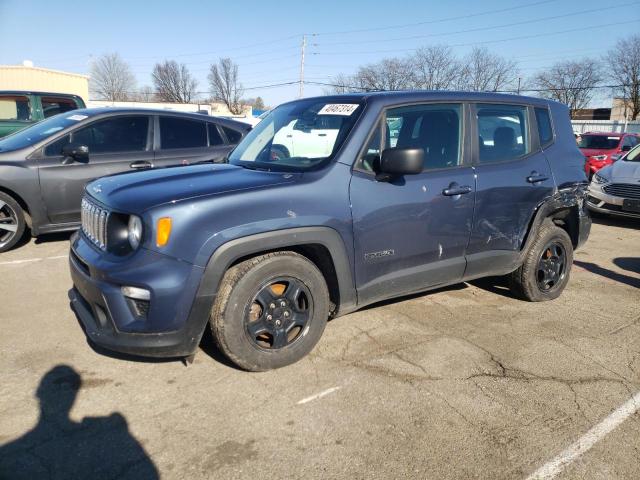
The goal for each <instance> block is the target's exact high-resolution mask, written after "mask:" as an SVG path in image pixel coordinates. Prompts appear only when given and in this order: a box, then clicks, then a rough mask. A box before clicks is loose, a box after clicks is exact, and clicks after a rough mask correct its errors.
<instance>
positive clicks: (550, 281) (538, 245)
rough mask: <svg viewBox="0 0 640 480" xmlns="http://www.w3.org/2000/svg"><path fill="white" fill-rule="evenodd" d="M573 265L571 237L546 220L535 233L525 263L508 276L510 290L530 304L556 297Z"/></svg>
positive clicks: (567, 279)
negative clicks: (509, 277)
mask: <svg viewBox="0 0 640 480" xmlns="http://www.w3.org/2000/svg"><path fill="white" fill-rule="evenodd" d="M572 264H573V244H572V243H571V238H569V235H568V234H567V232H565V231H564V230H563V229H562V228H560V227H558V226H557V225H555V224H554V223H553V222H551V221H550V220H547V221H545V222H544V223H543V224H542V226H541V227H540V229H539V230H538V232H537V233H536V237H535V239H534V240H533V242H532V244H531V245H530V246H529V249H528V251H527V252H526V254H525V258H524V262H523V263H522V265H521V266H520V268H518V269H517V270H516V271H515V272H513V273H512V274H511V289H512V291H513V292H514V293H516V294H517V295H519V296H520V297H522V298H524V299H526V300H529V301H531V302H542V301H545V300H553V299H554V298H558V297H559V296H560V294H561V293H562V291H563V290H564V288H565V287H566V286H567V283H568V282H569V275H570V273H571V266H572Z"/></svg>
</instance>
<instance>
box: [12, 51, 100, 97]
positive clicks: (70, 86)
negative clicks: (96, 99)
mask: <svg viewBox="0 0 640 480" xmlns="http://www.w3.org/2000/svg"><path fill="white" fill-rule="evenodd" d="M0 90H24V91H31V92H55V93H70V94H73V95H78V96H80V97H81V98H82V99H83V100H84V101H85V103H87V101H88V100H89V77H88V76H87V75H80V74H77V73H69V72H61V71H59V70H49V69H47V68H40V67H34V66H33V64H32V63H31V62H28V61H25V62H24V64H23V65H0Z"/></svg>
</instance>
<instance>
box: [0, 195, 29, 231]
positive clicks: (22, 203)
mask: <svg viewBox="0 0 640 480" xmlns="http://www.w3.org/2000/svg"><path fill="white" fill-rule="evenodd" d="M0 192H2V193H5V194H7V195H9V196H10V197H11V198H13V199H14V200H15V201H16V202H17V203H18V205H20V208H21V209H22V211H23V213H24V218H25V221H26V223H27V226H28V227H29V228H32V220H31V208H30V207H29V204H28V203H27V202H26V200H25V199H24V198H22V196H21V195H19V194H18V193H17V192H15V191H14V190H12V189H10V188H8V187H5V186H4V185H0Z"/></svg>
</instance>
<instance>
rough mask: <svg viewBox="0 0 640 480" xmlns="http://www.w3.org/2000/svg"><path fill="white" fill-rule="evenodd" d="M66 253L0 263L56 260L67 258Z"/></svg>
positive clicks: (18, 263) (12, 263)
mask: <svg viewBox="0 0 640 480" xmlns="http://www.w3.org/2000/svg"><path fill="white" fill-rule="evenodd" d="M67 257H68V255H57V256H55V257H43V258H27V259H24V260H10V261H8V262H0V265H20V264H21V263H33V262H41V261H42V260H57V259H59V258H67Z"/></svg>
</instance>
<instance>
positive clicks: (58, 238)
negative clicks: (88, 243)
mask: <svg viewBox="0 0 640 480" xmlns="http://www.w3.org/2000/svg"><path fill="white" fill-rule="evenodd" d="M73 234H74V232H73V231H71V232H57V233H47V234H45V235H40V236H38V237H36V238H35V240H34V242H33V243H35V244H36V245H41V244H43V243H52V242H68V241H69V239H70V238H71V235H73Z"/></svg>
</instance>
